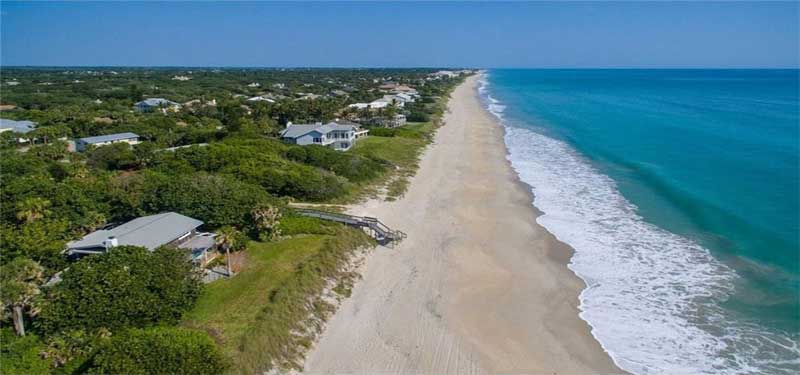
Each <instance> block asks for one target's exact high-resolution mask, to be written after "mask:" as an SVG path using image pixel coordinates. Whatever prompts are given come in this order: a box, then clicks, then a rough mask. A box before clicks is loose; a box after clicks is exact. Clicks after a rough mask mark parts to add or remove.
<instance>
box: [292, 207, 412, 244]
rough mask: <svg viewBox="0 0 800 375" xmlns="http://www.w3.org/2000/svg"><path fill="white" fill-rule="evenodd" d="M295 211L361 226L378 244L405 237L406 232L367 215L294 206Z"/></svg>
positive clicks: (393, 241)
mask: <svg viewBox="0 0 800 375" xmlns="http://www.w3.org/2000/svg"><path fill="white" fill-rule="evenodd" d="M295 211H296V212H297V213H298V214H300V215H303V216H309V217H315V218H318V219H322V220H329V221H335V222H337V223H342V224H345V225H349V226H351V227H356V228H361V229H363V230H364V231H366V232H367V233H368V234H369V235H370V236H372V238H374V239H375V240H376V241H378V243H379V244H381V245H384V246H393V245H394V244H396V243H398V242H400V241H402V240H403V239H404V238H406V234H405V233H403V232H402V231H399V230H393V229H391V228H389V227H388V226H386V224H384V223H382V222H381V221H380V220H378V219H377V218H374V217H369V216H355V215H348V214H340V213H334V212H326V211H318V210H311V209H307V208H295Z"/></svg>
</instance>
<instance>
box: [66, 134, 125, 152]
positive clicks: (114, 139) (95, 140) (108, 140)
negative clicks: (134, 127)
mask: <svg viewBox="0 0 800 375" xmlns="http://www.w3.org/2000/svg"><path fill="white" fill-rule="evenodd" d="M119 142H125V143H127V144H130V145H135V144H138V143H139V136H138V135H136V134H134V133H116V134H108V135H98V136H96V137H86V138H78V139H76V140H75V150H77V151H78V152H83V151H86V149H87V148H88V147H89V146H96V147H99V146H105V145H110V144H112V143H119Z"/></svg>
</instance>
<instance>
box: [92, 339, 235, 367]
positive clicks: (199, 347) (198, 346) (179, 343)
mask: <svg viewBox="0 0 800 375" xmlns="http://www.w3.org/2000/svg"><path fill="white" fill-rule="evenodd" d="M227 367H228V363H227V361H226V359H225V358H224V357H223V356H222V354H221V353H220V351H219V349H217V346H216V345H215V344H214V341H213V340H211V338H210V337H208V335H207V334H206V333H205V332H200V331H193V330H188V329H183V328H167V327H154V328H147V329H131V330H129V331H126V332H123V333H122V334H119V335H116V336H114V337H113V338H112V339H111V340H110V342H109V343H108V344H107V345H104V346H102V347H101V348H100V349H99V350H98V352H97V354H95V355H94V357H93V358H92V361H91V364H90V368H89V371H88V373H89V374H126V375H138V374H141V375H157V374H164V375H176V374H192V375H218V374H222V373H223V372H224V371H225V370H226V369H227Z"/></svg>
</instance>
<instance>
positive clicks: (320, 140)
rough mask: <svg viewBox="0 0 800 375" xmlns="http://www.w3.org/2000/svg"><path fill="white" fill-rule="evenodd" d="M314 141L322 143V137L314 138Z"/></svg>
mask: <svg viewBox="0 0 800 375" xmlns="http://www.w3.org/2000/svg"><path fill="white" fill-rule="evenodd" d="M314 143H322V138H314Z"/></svg>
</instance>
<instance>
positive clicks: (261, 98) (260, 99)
mask: <svg viewBox="0 0 800 375" xmlns="http://www.w3.org/2000/svg"><path fill="white" fill-rule="evenodd" d="M247 101H248V102H267V103H275V101H274V100H272V99H270V98H267V97H266V96H264V95H261V96H254V97H252V98H248V99H247Z"/></svg>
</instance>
